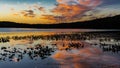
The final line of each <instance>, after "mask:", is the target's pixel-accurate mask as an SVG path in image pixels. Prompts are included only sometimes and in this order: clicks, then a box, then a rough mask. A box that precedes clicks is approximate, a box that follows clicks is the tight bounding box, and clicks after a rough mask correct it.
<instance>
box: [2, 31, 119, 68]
mask: <svg viewBox="0 0 120 68" xmlns="http://www.w3.org/2000/svg"><path fill="white" fill-rule="evenodd" d="M16 34H17V33H16ZM0 42H1V43H0V67H1V68H8V67H11V68H26V67H29V68H120V58H119V57H120V33H119V32H102V31H101V32H99V31H98V32H59V33H55V32H53V33H47V34H37V35H36V34H33V35H31V34H27V35H26V34H25V35H23V34H21V35H18V36H17V35H15V36H14V35H12V36H11V35H9V34H8V35H5V36H0ZM15 62H16V64H14V63H15ZM6 65H8V66H6Z"/></svg>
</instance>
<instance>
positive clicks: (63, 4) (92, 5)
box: [0, 0, 120, 24]
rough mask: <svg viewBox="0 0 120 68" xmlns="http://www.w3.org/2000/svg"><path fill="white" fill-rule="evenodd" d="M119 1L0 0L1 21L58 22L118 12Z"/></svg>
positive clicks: (113, 14) (93, 17)
mask: <svg viewBox="0 0 120 68" xmlns="http://www.w3.org/2000/svg"><path fill="white" fill-rule="evenodd" d="M119 7H120V0H0V21H11V22H17V23H27V24H57V23H71V22H79V21H87V20H93V19H96V18H103V17H109V16H115V15H119V14H120V8H119Z"/></svg>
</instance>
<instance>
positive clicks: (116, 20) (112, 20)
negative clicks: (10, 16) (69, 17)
mask: <svg viewBox="0 0 120 68" xmlns="http://www.w3.org/2000/svg"><path fill="white" fill-rule="evenodd" d="M119 26H120V15H117V16H114V17H107V18H102V19H96V20H92V21H85V22H74V23H61V24H20V23H15V22H6V21H3V22H0V27H8V28H13V27H15V28H84V29H85V28H92V29H119V28H120V27H119Z"/></svg>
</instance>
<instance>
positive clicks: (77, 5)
mask: <svg viewBox="0 0 120 68" xmlns="http://www.w3.org/2000/svg"><path fill="white" fill-rule="evenodd" d="M57 2H58V5H57V6H56V7H55V8H54V9H53V10H52V12H53V13H55V14H58V15H60V16H63V18H64V19H65V18H66V19H69V18H70V19H71V18H72V19H73V18H77V17H80V16H82V15H83V14H84V13H85V12H87V11H89V10H92V9H93V8H95V7H96V6H98V5H100V3H101V0H57Z"/></svg>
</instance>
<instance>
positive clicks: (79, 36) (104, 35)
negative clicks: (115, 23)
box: [0, 32, 120, 43]
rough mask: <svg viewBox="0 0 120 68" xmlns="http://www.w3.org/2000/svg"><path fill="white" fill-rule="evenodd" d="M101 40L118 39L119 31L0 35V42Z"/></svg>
mask: <svg viewBox="0 0 120 68" xmlns="http://www.w3.org/2000/svg"><path fill="white" fill-rule="evenodd" d="M97 38H99V40H100V41H101V42H102V41H110V40H111V39H114V40H115V41H118V40H120V33H119V32H85V33H84V32H82V33H80V32H75V33H71V34H62V33H59V34H54V35H27V36H12V37H9V36H7V37H0V42H2V43H6V42H9V41H10V39H13V40H23V39H27V40H39V39H42V40H69V41H70V40H91V39H97Z"/></svg>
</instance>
